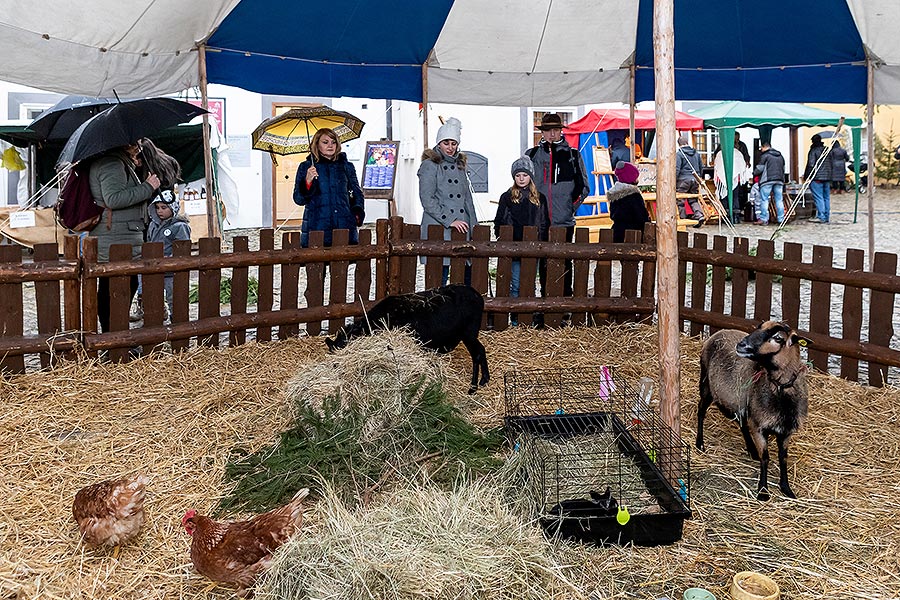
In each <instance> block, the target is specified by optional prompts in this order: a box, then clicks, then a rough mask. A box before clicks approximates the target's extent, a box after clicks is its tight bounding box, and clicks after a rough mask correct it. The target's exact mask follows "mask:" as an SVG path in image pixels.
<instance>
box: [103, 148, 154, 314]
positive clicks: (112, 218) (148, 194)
mask: <svg viewBox="0 0 900 600" xmlns="http://www.w3.org/2000/svg"><path fill="white" fill-rule="evenodd" d="M140 152H141V146H140V145H139V144H138V143H135V144H130V145H128V146H123V147H121V148H116V149H115V150H112V151H110V152H108V153H107V154H106V155H104V156H101V157H100V158H97V159H96V160H94V162H93V163H92V164H91V167H90V171H89V173H90V174H89V180H90V184H91V194H92V195H93V196H94V202H96V203H97V204H98V205H99V206H102V207H103V208H104V210H103V215H102V216H101V217H100V222H99V223H97V225H96V227H94V228H93V229H92V230H91V231H90V235H91V236H92V237H96V238H97V255H98V260H99V262H109V247H110V246H111V245H113V244H131V256H132V258H137V257H138V256H140V253H141V244H143V243H144V230H145V229H146V227H147V225H146V224H147V203H148V201H149V200H150V198H152V197H153V196H154V195H155V194H156V190H157V189H159V186H160V179H159V175H157V174H156V173H149V174H148V175H147V177H146V179H145V180H144V181H143V182H142V181H141V180H140V178H139V177H138V174H137V171H136V170H135V169H136V168H137V167H139V166H140V164H141V159H140ZM137 288H138V278H137V275H134V276H132V277H131V296H130V298H129V302H128V304H129V306H130V305H131V299H133V298H134V294H135V293H136V292H137ZM109 302H110V296H109V278H107V277H101V278H100V280H99V284H98V290H97V317H98V318H99V320H100V330H101V331H103V332H106V331H109Z"/></svg>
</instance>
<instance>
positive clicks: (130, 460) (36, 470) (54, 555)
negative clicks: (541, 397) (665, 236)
mask: <svg viewBox="0 0 900 600" xmlns="http://www.w3.org/2000/svg"><path fill="white" fill-rule="evenodd" d="M482 341H483V342H484V344H485V347H486V348H487V351H488V360H489V362H490V366H491V371H492V380H491V383H490V384H489V385H488V386H487V387H486V388H484V389H482V390H481V391H479V393H478V394H475V395H474V396H466V395H465V391H466V389H467V388H468V383H469V378H470V376H471V364H472V363H471V358H470V357H469V355H468V353H467V352H466V350H465V349H464V348H462V347H460V348H458V349H457V350H456V351H454V352H453V353H452V354H450V355H448V356H444V357H441V358H439V359H438V360H439V362H440V364H441V365H442V367H443V369H444V372H445V375H446V377H447V381H448V383H447V386H446V389H447V390H449V391H451V392H452V393H453V394H454V397H453V398H452V399H453V401H454V403H455V404H456V405H457V406H459V407H460V408H461V409H462V410H463V412H464V413H465V414H466V415H468V416H469V417H470V418H471V419H472V420H473V421H474V422H476V423H477V424H479V425H481V426H491V425H496V424H498V423H500V422H501V419H502V415H503V372H504V371H505V370H508V369H512V368H518V369H536V368H552V367H575V368H581V367H588V366H594V365H597V364H604V363H606V364H612V365H616V366H618V367H619V369H618V370H617V373H616V374H617V376H622V377H625V378H627V379H628V380H629V381H632V382H636V381H637V379H638V378H639V377H642V376H650V377H654V378H655V377H656V376H657V373H656V371H657V365H658V359H657V352H658V350H657V337H656V331H655V330H654V329H653V328H650V327H646V326H630V325H625V326H618V327H610V328H597V329H563V330H559V331H534V330H529V329H525V328H514V329H510V330H507V331H504V332H497V333H485V334H482ZM699 349H700V343H699V341H697V340H692V339H683V340H682V343H681V352H682V364H681V368H682V436H683V438H684V439H685V440H688V441H690V442H692V441H693V437H694V434H695V426H696V425H695V423H696V403H697V376H698V371H699ZM324 357H325V348H324V344H323V342H322V340H321V339H300V340H294V341H289V342H279V343H273V344H268V345H256V344H251V345H248V346H246V347H243V348H237V349H231V350H226V351H221V352H215V351H210V350H197V351H192V352H190V353H189V354H187V355H184V356H180V357H165V358H162V359H156V360H147V359H142V360H140V361H137V362H136V363H133V364H129V365H91V364H72V365H65V366H63V367H61V368H58V369H56V370H54V371H50V372H45V373H36V374H33V375H26V376H20V377H15V378H13V379H11V380H8V381H4V380H0V445H2V447H3V448H4V453H3V457H2V458H0V515H2V518H0V598H7V597H9V598H17V597H18V598H27V599H31V598H42V599H43V598H51V599H52V598H65V599H71V598H85V599H86V598H125V599H132V598H134V599H138V598H141V599H143V598H184V599H189V600H194V599H200V598H202V599H210V598H233V597H234V595H233V591H232V590H228V589H224V590H223V589H221V588H214V587H212V586H210V585H209V583H208V582H207V581H205V580H204V579H202V578H200V577H199V576H197V575H195V574H193V573H192V571H191V569H190V565H189V559H188V556H187V547H188V538H187V536H186V535H184V534H183V533H182V531H181V529H180V519H181V516H182V515H183V514H184V510H185V509H187V508H190V507H193V508H197V509H198V510H199V511H201V512H207V513H208V512H210V511H213V510H214V509H215V507H216V506H217V505H218V503H219V501H220V499H221V498H222V497H224V496H225V495H226V494H227V493H228V492H229V491H230V487H229V485H228V484H226V483H224V481H223V472H224V467H225V464H226V463H227V461H228V459H229V456H230V450H231V448H232V447H234V446H242V447H244V448H247V449H248V450H252V451H255V450H258V449H260V448H262V447H265V446H267V445H270V444H272V443H273V441H274V440H275V439H276V435H277V433H278V432H280V431H283V430H284V429H285V428H286V427H287V426H288V424H289V423H290V417H291V411H292V409H291V408H290V407H289V406H288V403H287V402H286V401H285V388H286V385H287V382H288V380H289V379H290V378H291V377H292V376H293V375H294V374H295V373H296V371H297V369H298V367H300V366H302V365H307V364H311V363H315V362H318V361H320V360H321V359H323V358H324ZM809 384H810V418H809V421H808V423H807V424H806V425H805V426H804V427H803V428H802V429H801V430H800V432H799V433H798V435H797V436H796V438H795V440H794V441H793V444H792V446H791V449H790V456H789V459H788V461H789V465H790V469H791V473H790V477H791V483H792V485H793V487H794V491H796V492H797V493H798V495H799V496H800V498H799V499H798V500H786V499H784V498H783V497H782V496H781V494H780V493H779V492H778V491H777V490H776V491H774V493H773V499H772V500H771V501H770V502H768V503H759V502H757V501H756V500H755V489H756V477H757V475H758V464H757V463H754V462H753V461H751V460H749V459H748V458H747V457H746V453H745V452H744V450H743V443H742V440H741V435H740V433H739V432H738V430H737V428H736V427H735V426H734V425H733V424H732V423H729V422H727V421H726V420H725V419H724V418H723V417H722V416H721V415H719V414H718V413H717V412H711V413H710V414H709V417H708V418H707V421H706V442H707V448H708V449H707V451H706V452H705V453H702V454H701V453H697V452H695V453H692V455H691V461H692V463H691V466H692V474H693V480H692V487H691V499H692V509H693V510H694V520H692V521H686V522H685V536H684V539H683V540H682V542H680V543H678V544H675V545H673V546H670V547H661V548H621V547H617V546H609V547H606V548H602V549H598V548H592V547H579V546H569V545H563V546H560V547H558V548H554V549H553V551H552V552H553V553H552V557H553V559H554V560H555V562H556V563H557V564H563V565H571V568H570V569H568V570H567V571H566V576H567V577H568V578H569V579H570V580H571V581H572V582H573V583H574V584H575V585H576V586H578V587H579V588H580V589H581V591H582V592H583V593H584V594H585V595H590V594H596V596H597V597H599V598H614V597H617V598H640V599H655V598H658V597H660V596H663V595H667V596H669V597H671V598H678V597H680V596H681V594H682V592H683V590H684V589H686V588H687V587H691V586H695V585H701V586H703V587H706V588H707V589H710V590H712V591H713V592H714V593H715V594H716V596H717V597H718V598H726V597H727V595H726V594H727V589H728V585H729V581H730V578H731V576H732V575H733V574H734V573H736V572H738V571H742V570H756V571H761V572H764V573H766V574H768V575H770V576H772V577H773V578H774V579H775V580H776V581H777V582H778V584H779V586H780V587H781V590H782V597H783V598H785V599H788V598H789V599H790V600H814V599H815V600H818V599H821V598H825V599H828V600H845V599H846V598H863V599H873V600H874V599H876V598H877V599H879V600H882V599H885V598H895V597H898V596H900V559H898V558H897V557H898V556H900V521H898V520H897V518H896V516H897V514H898V513H900V483H898V482H900V392H898V391H897V390H896V389H892V388H885V389H871V388H865V387H862V386H859V385H857V384H853V383H849V382H844V381H841V380H839V379H837V378H834V377H827V376H822V375H812V376H810V379H809ZM457 394H458V395H457ZM772 469H773V470H772V471H771V473H770V481H772V480H773V478H774V477H777V471H776V470H775V468H774V465H773V467H772ZM137 471H142V472H146V473H147V474H148V475H149V476H150V477H151V485H150V488H149V492H148V500H147V522H146V524H145V527H144V529H143V531H142V533H141V534H140V535H139V536H138V538H137V540H135V541H134V542H133V543H132V544H130V545H128V546H125V547H123V548H122V550H121V554H120V556H119V557H118V559H113V558H112V556H111V553H110V552H107V551H99V552H98V551H93V550H87V549H84V548H82V547H80V546H79V544H78V540H77V537H76V531H77V530H76V527H75V523H74V522H73V521H72V520H71V513H70V504H71V500H72V497H73V496H74V493H75V491H77V489H79V488H80V487H81V486H83V485H85V484H87V483H91V482H94V481H96V480H98V479H100V478H105V477H109V476H111V475H118V474H128V473H134V472H137ZM228 516H229V517H232V516H237V515H232V514H229V515H228ZM311 531H312V530H311ZM546 597H547V598H548V599H549V598H551V597H552V598H554V600H562V599H564V598H577V597H578V595H577V594H575V593H572V592H570V591H567V590H565V589H562V588H560V589H559V590H558V591H557V593H555V594H553V595H552V596H551V595H550V594H548V595H547V596H546Z"/></svg>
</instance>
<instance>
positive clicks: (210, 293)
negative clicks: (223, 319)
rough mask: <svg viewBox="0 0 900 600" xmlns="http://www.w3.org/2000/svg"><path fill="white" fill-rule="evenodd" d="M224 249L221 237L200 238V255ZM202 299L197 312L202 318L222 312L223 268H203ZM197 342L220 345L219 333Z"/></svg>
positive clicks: (201, 281) (199, 289) (200, 291)
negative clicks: (220, 296) (220, 298)
mask: <svg viewBox="0 0 900 600" xmlns="http://www.w3.org/2000/svg"><path fill="white" fill-rule="evenodd" d="M221 251H222V240H220V239H219V238H200V256H214V255H217V254H220V253H221ZM197 287H198V290H197V291H198V296H199V300H200V304H199V307H198V309H197V314H198V317H199V318H200V319H208V318H211V317H218V316H219V313H220V310H219V308H220V300H219V294H220V293H221V287H222V269H203V270H201V271H200V274H199V277H198V279H197ZM197 343H198V344H200V345H203V346H209V347H211V348H218V347H219V334H218V333H212V334H210V335H207V336H204V337H202V338H201V339H199V340H197Z"/></svg>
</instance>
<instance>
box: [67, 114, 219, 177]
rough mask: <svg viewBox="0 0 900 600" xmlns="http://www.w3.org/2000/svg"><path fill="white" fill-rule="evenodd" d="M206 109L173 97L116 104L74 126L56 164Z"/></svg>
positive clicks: (132, 139)
mask: <svg viewBox="0 0 900 600" xmlns="http://www.w3.org/2000/svg"><path fill="white" fill-rule="evenodd" d="M205 112H206V111H205V110H203V109H202V108H200V107H199V106H194V105H193V104H189V103H187V102H182V101H181V100H175V99H174V98H144V99H141V100H129V101H127V102H121V103H119V104H115V105H114V106H112V107H111V108H108V109H107V110H105V111H103V112H101V113H100V114H98V115H96V116H93V117H91V118H90V119H88V120H87V121H85V122H84V123H83V124H82V125H81V126H80V127H79V128H78V129H76V130H75V133H73V134H72V137H70V138H69V141H68V142H66V145H65V147H64V148H63V150H62V153H60V155H59V160H57V161H56V164H57V167H60V166H63V165H65V164H66V163H76V162H78V161H81V160H84V159H86V158H91V157H93V156H97V155H98V154H102V153H103V152H106V151H107V150H110V149H112V148H118V147H120V146H127V145H128V144H133V143H134V142H136V141H137V140H139V139H140V138H142V137H147V136H149V135H152V134H154V133H156V132H158V131H162V130H163V129H166V128H168V127H173V126H175V125H178V124H180V123H186V122H188V121H190V120H191V119H193V118H194V117H196V116H198V115H202V114H203V113H205Z"/></svg>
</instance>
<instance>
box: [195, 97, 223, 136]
mask: <svg viewBox="0 0 900 600" xmlns="http://www.w3.org/2000/svg"><path fill="white" fill-rule="evenodd" d="M187 102H188V103H189V104H193V105H194V106H201V105H202V104H203V101H202V100H200V98H188V99H187ZM207 107H208V109H209V115H210V117H213V118H214V120H215V122H216V126H217V127H218V128H219V135H221V136H222V137H223V138H224V137H225V98H207Z"/></svg>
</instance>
